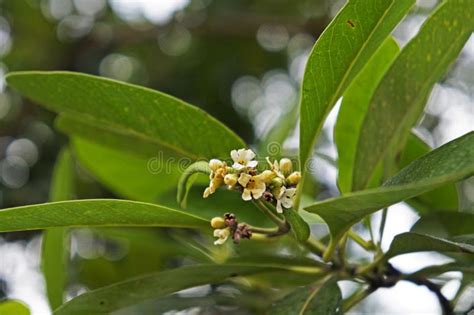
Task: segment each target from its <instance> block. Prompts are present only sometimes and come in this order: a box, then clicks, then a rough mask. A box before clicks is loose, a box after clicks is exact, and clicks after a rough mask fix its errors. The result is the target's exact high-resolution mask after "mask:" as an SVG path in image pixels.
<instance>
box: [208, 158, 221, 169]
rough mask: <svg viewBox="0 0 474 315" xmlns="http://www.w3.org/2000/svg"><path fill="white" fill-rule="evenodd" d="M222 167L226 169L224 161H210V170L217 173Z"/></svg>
mask: <svg viewBox="0 0 474 315" xmlns="http://www.w3.org/2000/svg"><path fill="white" fill-rule="evenodd" d="M221 167H224V163H222V161H220V160H218V159H212V160H210V161H209V168H210V169H211V170H212V171H214V172H215V171H217V170H218V169H220V168H221Z"/></svg>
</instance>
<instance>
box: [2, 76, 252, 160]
mask: <svg viewBox="0 0 474 315" xmlns="http://www.w3.org/2000/svg"><path fill="white" fill-rule="evenodd" d="M6 80H7V82H8V84H9V85H10V86H12V87H14V88H15V89H17V90H18V91H19V92H20V93H22V94H23V95H25V96H26V97H29V98H31V99H32V100H34V101H36V102H38V103H40V104H42V105H44V106H45V107H46V108H48V109H51V110H53V111H55V112H58V113H64V114H66V115H69V116H71V117H74V118H75V119H77V120H83V121H86V122H87V121H93V122H94V123H95V124H98V123H101V128H105V129H107V130H108V132H110V133H115V134H117V135H120V136H124V137H125V139H126V141H125V143H124V146H125V147H128V146H129V145H130V140H131V139H134V140H135V142H134V146H135V147H139V146H141V145H142V144H143V145H145V146H150V144H151V145H153V146H155V147H156V152H159V151H165V152H168V153H170V154H171V155H173V156H180V157H188V158H191V159H199V158H219V157H227V155H228V154H229V152H230V151H231V150H232V149H236V148H241V147H245V144H244V142H243V141H242V140H241V139H240V138H239V137H238V136H237V135H235V133H233V132H232V131H231V130H229V129H228V128H227V127H225V126H224V125H223V124H221V123H220V122H219V121H217V120H216V119H214V118H212V117H211V116H209V115H208V114H207V113H206V112H204V111H202V110H201V109H199V108H197V107H194V106H191V105H189V104H187V103H185V102H183V101H181V100H178V99H176V98H174V97H172V96H169V95H166V94H164V93H161V92H157V91H153V90H151V89H147V88H144V87H140V86H135V85H131V84H127V83H122V82H118V81H114V80H111V79H106V78H100V77H95V76H91V75H86V74H81V73H72V72H15V73H9V74H8V76H7V79H6ZM94 134H95V133H94ZM100 137H101V133H99V134H95V135H93V138H92V140H95V141H100Z"/></svg>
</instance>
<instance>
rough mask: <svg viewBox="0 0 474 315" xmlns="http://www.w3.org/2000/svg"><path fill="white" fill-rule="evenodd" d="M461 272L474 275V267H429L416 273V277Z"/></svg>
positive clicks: (448, 265)
mask: <svg viewBox="0 0 474 315" xmlns="http://www.w3.org/2000/svg"><path fill="white" fill-rule="evenodd" d="M451 271H460V272H463V273H469V274H473V275H474V265H472V264H471V265H464V264H460V263H456V262H453V263H448V264H443V265H435V266H428V267H425V268H423V269H420V270H418V271H417V272H415V273H414V275H415V276H431V277H432V276H434V275H440V274H443V273H445V272H451Z"/></svg>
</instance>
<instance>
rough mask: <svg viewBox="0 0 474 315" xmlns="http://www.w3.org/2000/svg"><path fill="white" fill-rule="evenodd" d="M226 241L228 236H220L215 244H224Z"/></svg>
mask: <svg viewBox="0 0 474 315" xmlns="http://www.w3.org/2000/svg"><path fill="white" fill-rule="evenodd" d="M225 241H227V237H226V238H219V239H217V240H216V241H215V242H214V245H222V244H224V243H225Z"/></svg>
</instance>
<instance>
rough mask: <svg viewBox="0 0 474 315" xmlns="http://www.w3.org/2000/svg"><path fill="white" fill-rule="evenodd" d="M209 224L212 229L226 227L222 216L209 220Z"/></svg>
mask: <svg viewBox="0 0 474 315" xmlns="http://www.w3.org/2000/svg"><path fill="white" fill-rule="evenodd" d="M211 226H212V228H213V229H223V228H225V227H226V224H225V221H224V218H221V217H214V218H212V220H211Z"/></svg>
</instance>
